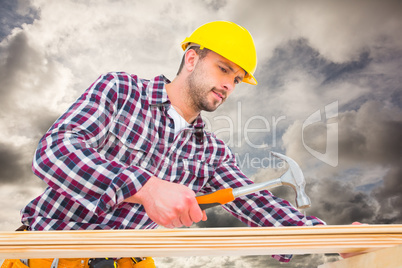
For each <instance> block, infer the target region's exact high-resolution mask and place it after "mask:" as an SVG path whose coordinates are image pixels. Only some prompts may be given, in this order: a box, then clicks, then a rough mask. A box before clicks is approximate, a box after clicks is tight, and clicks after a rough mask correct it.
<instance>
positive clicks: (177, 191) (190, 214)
mask: <svg viewBox="0 0 402 268" xmlns="http://www.w3.org/2000/svg"><path fill="white" fill-rule="evenodd" d="M124 201H125V202H130V203H138V204H142V205H143V206H144V208H145V211H146V212H147V214H148V216H149V217H150V218H151V220H153V221H154V222H156V223H157V224H159V225H162V226H164V227H167V228H174V227H181V226H183V225H184V226H187V227H190V226H191V225H192V224H193V223H194V222H199V221H201V220H203V221H205V220H207V216H206V214H205V211H201V209H200V207H199V205H198V203H197V200H196V199H195V193H194V192H193V191H192V190H191V189H190V188H188V187H186V186H184V185H181V184H177V183H172V182H168V181H164V180H161V179H159V178H157V177H151V178H150V179H149V180H148V182H147V183H146V184H145V185H144V186H143V187H142V188H141V189H140V190H139V191H138V192H137V193H136V194H135V195H133V196H131V197H129V198H127V199H125V200H124Z"/></svg>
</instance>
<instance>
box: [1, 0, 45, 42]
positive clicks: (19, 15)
mask: <svg viewBox="0 0 402 268" xmlns="http://www.w3.org/2000/svg"><path fill="white" fill-rule="evenodd" d="M38 17H39V12H38V10H36V9H34V8H31V7H30V6H29V1H28V0H19V1H17V0H12V1H8V0H2V1H1V2H0V22H1V27H0V41H1V40H2V39H3V38H5V37H6V36H7V35H9V34H10V33H11V31H12V30H13V29H14V28H16V27H20V26H21V25H22V24H24V23H27V24H31V23H32V22H33V21H34V20H35V19H37V18H38Z"/></svg>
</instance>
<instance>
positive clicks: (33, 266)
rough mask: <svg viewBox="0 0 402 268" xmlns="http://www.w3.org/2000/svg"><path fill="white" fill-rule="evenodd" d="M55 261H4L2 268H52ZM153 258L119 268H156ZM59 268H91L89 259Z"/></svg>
mask: <svg viewBox="0 0 402 268" xmlns="http://www.w3.org/2000/svg"><path fill="white" fill-rule="evenodd" d="M52 262H53V259H30V260H29V266H26V265H25V264H23V263H22V262H21V261H20V260H18V259H7V260H4V262H3V264H2V265H1V267H0V268H50V267H51V265H52ZM155 267H156V266H155V262H154V260H153V259H152V258H149V257H148V258H145V260H143V261H140V262H138V263H134V262H133V260H132V259H131V258H122V259H119V260H117V268H155ZM57 268H89V266H88V259H59V264H58V266H57Z"/></svg>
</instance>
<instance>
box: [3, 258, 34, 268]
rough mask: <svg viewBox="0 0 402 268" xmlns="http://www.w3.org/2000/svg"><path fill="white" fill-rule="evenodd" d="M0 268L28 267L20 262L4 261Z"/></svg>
mask: <svg viewBox="0 0 402 268" xmlns="http://www.w3.org/2000/svg"><path fill="white" fill-rule="evenodd" d="M1 268H29V267H28V266H26V265H25V264H23V263H22V262H21V261H20V260H14V259H7V260H4V262H3V264H2V265H1Z"/></svg>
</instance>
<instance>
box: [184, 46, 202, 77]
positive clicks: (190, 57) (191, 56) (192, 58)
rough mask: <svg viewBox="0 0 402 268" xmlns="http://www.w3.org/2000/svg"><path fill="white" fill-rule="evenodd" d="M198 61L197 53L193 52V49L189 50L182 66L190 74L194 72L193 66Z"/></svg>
mask: <svg viewBox="0 0 402 268" xmlns="http://www.w3.org/2000/svg"><path fill="white" fill-rule="evenodd" d="M198 59H199V56H198V54H197V52H195V50H194V49H189V50H188V51H187V52H186V55H185V60H184V66H185V68H186V69H187V71H188V72H190V73H191V72H192V71H193V70H194V68H195V65H196V64H197V62H198Z"/></svg>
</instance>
